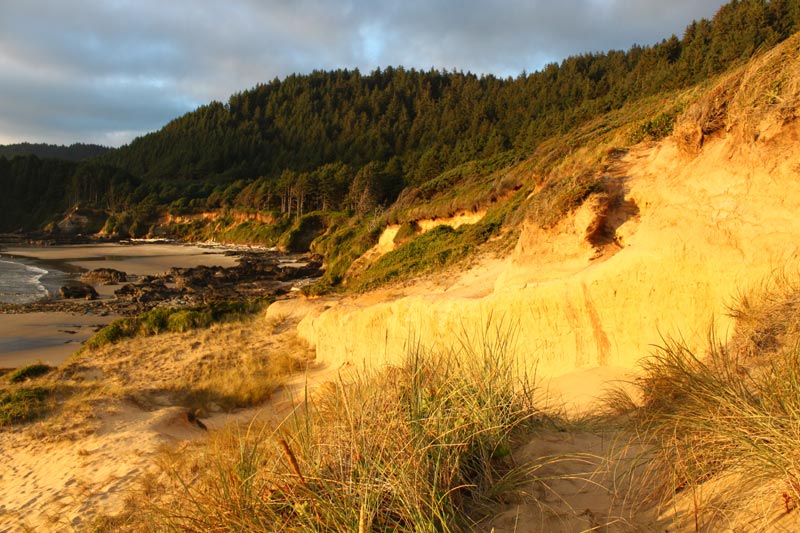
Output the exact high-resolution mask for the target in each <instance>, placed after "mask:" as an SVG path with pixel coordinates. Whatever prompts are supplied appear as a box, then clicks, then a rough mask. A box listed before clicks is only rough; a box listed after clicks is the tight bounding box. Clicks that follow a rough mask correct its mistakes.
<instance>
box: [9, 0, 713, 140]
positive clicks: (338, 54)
mask: <svg viewBox="0 0 800 533" xmlns="http://www.w3.org/2000/svg"><path fill="white" fill-rule="evenodd" d="M722 3H723V1H722V0H673V1H672V2H663V0H561V1H559V2H553V1H552V0H483V1H482V0H462V1H455V0H407V1H405V2H379V1H374V0H338V1H333V0H331V1H323V0H297V1H292V0H227V1H225V2H217V1H213V0H171V1H169V2H164V1H163V0H159V1H156V0H139V1H135V0H75V1H72V2H63V0H8V2H4V5H3V15H2V17H1V18H0V142H6V143H7V142H16V141H22V140H27V141H45V142H60V143H69V142H73V141H83V142H102V143H106V144H112V145H118V144H120V143H124V142H128V141H129V140H130V139H131V138H132V137H133V136H135V135H139V134H142V133H144V132H146V131H151V130H154V129H158V128H159V127H161V126H162V125H164V124H165V123H166V122H167V121H169V120H170V119H172V118H175V117H176V116H179V115H181V114H182V113H185V112H186V111H189V110H191V109H193V108H195V107H196V106H198V105H201V104H204V103H207V102H209V101H210V100H226V99H227V97H228V96H229V95H230V94H232V93H234V92H238V91H241V90H244V89H247V88H250V87H252V86H254V85H255V84H257V83H260V82H267V81H269V80H271V79H273V78H275V77H283V76H286V75H288V74H291V73H295V72H296V73H305V72H309V71H311V70H313V69H331V68H355V67H358V68H360V69H362V71H370V70H372V69H374V68H375V67H377V66H382V67H385V66H389V65H393V66H397V65H403V66H406V67H415V68H423V69H424V68H429V67H434V68H440V69H448V70H449V69H458V70H471V71H473V72H477V73H494V74H497V75H501V76H508V75H516V74H517V73H519V72H521V71H522V70H527V71H528V72H532V71H535V70H538V69H539V68H541V67H542V66H544V64H546V63H548V62H552V61H559V60H561V59H563V58H564V57H566V56H568V55H571V54H576V53H581V52H586V51H605V50H608V49H626V48H628V47H629V46H630V45H632V44H634V43H638V44H650V43H652V42H655V41H658V40H660V39H661V38H664V37H668V36H669V35H671V34H672V33H677V34H679V35H680V34H681V32H682V31H683V28H684V27H685V26H686V25H687V24H688V23H689V22H690V21H691V20H692V19H695V18H700V17H710V16H712V15H713V14H714V12H715V11H716V10H717V9H718V7H719V6H720V5H721V4H722Z"/></svg>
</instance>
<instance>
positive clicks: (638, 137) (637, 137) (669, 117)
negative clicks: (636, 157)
mask: <svg viewBox="0 0 800 533" xmlns="http://www.w3.org/2000/svg"><path fill="white" fill-rule="evenodd" d="M680 112H681V110H679V109H672V110H670V111H666V112H664V113H661V114H659V115H658V116H656V117H654V118H652V119H650V120H647V121H645V122H644V123H642V124H640V125H639V126H638V127H637V128H636V129H635V130H633V133H631V135H630V139H629V142H630V143H631V144H639V143H640V142H642V141H645V140H652V141H660V140H661V139H663V138H665V137H668V136H670V135H672V132H673V131H674V129H675V120H676V118H677V116H678V115H679V114H680Z"/></svg>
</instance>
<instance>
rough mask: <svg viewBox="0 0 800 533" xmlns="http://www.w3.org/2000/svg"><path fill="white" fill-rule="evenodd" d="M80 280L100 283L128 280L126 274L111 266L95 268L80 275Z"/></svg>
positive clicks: (113, 283)
mask: <svg viewBox="0 0 800 533" xmlns="http://www.w3.org/2000/svg"><path fill="white" fill-rule="evenodd" d="M81 280H83V281H84V282H86V283H92V284H101V285H118V284H120V283H124V282H126V281H128V275H127V274H126V273H125V272H122V271H120V270H114V269H113V268H97V269H95V270H92V271H91V272H87V273H86V274H83V275H82V276H81Z"/></svg>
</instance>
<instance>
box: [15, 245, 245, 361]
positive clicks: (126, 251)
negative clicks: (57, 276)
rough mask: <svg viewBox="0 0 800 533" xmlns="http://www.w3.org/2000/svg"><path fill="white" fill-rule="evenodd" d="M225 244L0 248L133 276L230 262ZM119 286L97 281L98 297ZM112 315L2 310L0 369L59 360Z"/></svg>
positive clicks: (55, 262) (109, 294)
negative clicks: (7, 313) (204, 245)
mask: <svg viewBox="0 0 800 533" xmlns="http://www.w3.org/2000/svg"><path fill="white" fill-rule="evenodd" d="M223 252H224V249H221V248H208V247H202V246H194V245H179V244H137V245H122V244H93V245H63V246H26V247H25V246H12V247H3V253H4V254H10V255H15V256H20V257H29V258H35V259H38V260H40V261H45V262H49V263H53V265H54V268H58V265H59V264H60V265H61V266H63V265H64V264H66V265H67V266H68V267H77V268H78V269H83V270H87V271H88V270H93V269H96V268H114V269H116V270H121V271H123V272H126V273H128V274H134V275H136V276H144V275H154V274H160V273H163V272H166V271H167V270H169V269H170V268H172V267H194V266H198V265H206V266H225V267H227V266H233V265H235V264H236V257H232V256H226V255H223ZM119 287H120V285H95V289H96V290H97V292H98V294H99V296H100V298H113V297H114V291H115V290H116V289H118V288H119ZM115 318H118V317H116V316H114V315H105V316H100V315H95V314H75V313H25V314H19V315H0V368H12V367H18V366H22V365H26V364H30V363H33V362H36V361H41V362H43V363H48V364H51V365H59V364H61V363H63V362H64V361H65V360H66V359H67V358H68V357H69V356H70V355H72V354H73V353H74V352H75V351H76V350H78V349H79V348H80V346H81V343H83V342H84V341H85V340H86V339H88V338H89V337H91V336H92V335H93V334H94V333H95V331H96V330H97V329H98V328H99V327H101V326H104V325H106V324H108V323H109V322H111V321H112V320H114V319H115Z"/></svg>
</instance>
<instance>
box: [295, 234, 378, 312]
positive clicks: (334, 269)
mask: <svg viewBox="0 0 800 533" xmlns="http://www.w3.org/2000/svg"><path fill="white" fill-rule="evenodd" d="M380 232H381V228H380V226H378V225H370V224H368V223H366V222H361V223H359V222H358V221H356V220H354V219H350V220H348V221H346V222H343V223H340V224H336V225H333V226H331V227H330V228H329V230H328V232H327V233H326V234H324V235H322V236H320V237H319V238H318V239H316V240H315V241H314V242H313V243H312V246H311V251H312V252H314V253H318V254H321V255H323V256H324V257H325V273H324V274H323V275H322V278H320V280H319V281H317V283H315V284H313V285H310V286H308V287H305V288H304V289H303V292H304V294H306V295H309V296H315V295H319V294H324V293H327V292H330V291H332V290H334V287H335V286H337V285H339V284H340V283H341V282H342V280H343V279H344V277H345V273H346V272H347V269H348V268H350V265H352V264H353V261H355V260H356V259H358V258H359V257H361V256H362V255H364V254H365V253H366V252H367V250H369V249H370V248H372V247H373V246H375V244H376V243H377V242H378V238H379V237H380Z"/></svg>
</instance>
